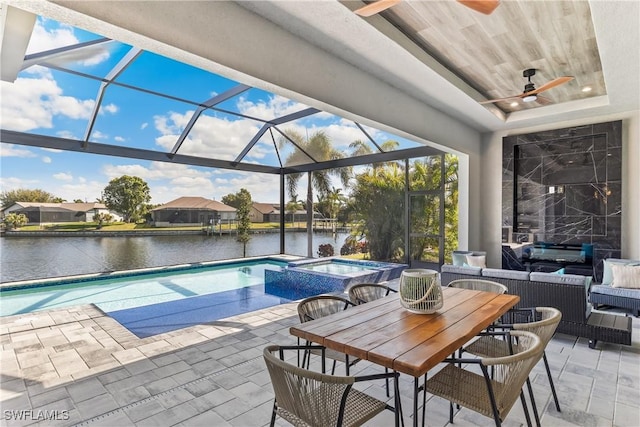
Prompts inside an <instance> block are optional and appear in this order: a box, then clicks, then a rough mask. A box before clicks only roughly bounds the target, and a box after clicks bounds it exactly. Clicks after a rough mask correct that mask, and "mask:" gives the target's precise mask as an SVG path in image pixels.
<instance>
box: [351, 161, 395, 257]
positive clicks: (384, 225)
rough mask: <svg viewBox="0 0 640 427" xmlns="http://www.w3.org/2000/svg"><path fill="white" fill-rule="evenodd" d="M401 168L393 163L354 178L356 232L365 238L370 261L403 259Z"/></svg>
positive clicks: (352, 201)
mask: <svg viewBox="0 0 640 427" xmlns="http://www.w3.org/2000/svg"><path fill="white" fill-rule="evenodd" d="M404 182H405V176H404V168H401V167H400V166H399V165H398V164H396V163H392V164H389V165H386V166H384V167H380V168H376V169H369V170H366V171H365V172H363V173H361V174H359V175H358V176H357V177H356V184H355V187H354V188H353V191H352V193H351V196H352V198H351V208H352V209H353V212H354V213H355V215H356V217H357V218H358V225H357V228H356V232H357V233H358V234H360V236H365V237H366V240H367V242H368V245H369V251H370V255H371V259H375V260H380V261H383V260H388V261H402V257H403V256H404V188H405V183H404Z"/></svg>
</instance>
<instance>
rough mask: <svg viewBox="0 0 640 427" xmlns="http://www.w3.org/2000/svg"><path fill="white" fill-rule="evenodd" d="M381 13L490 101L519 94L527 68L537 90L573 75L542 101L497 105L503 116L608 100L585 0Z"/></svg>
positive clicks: (408, 6) (402, 7)
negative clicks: (486, 9)
mask: <svg viewBox="0 0 640 427" xmlns="http://www.w3.org/2000/svg"><path fill="white" fill-rule="evenodd" d="M380 15H381V16H382V17H383V18H384V19H386V20H387V21H389V22H390V23H391V24H393V25H394V26H395V27H396V28H398V29H399V30H400V31H401V32H402V33H404V34H405V35H406V36H407V37H409V38H410V39H411V40H412V41H414V42H415V43H416V44H417V45H418V46H420V47H421V48H422V49H424V51H425V52H427V53H428V54H429V55H430V56H432V57H434V58H435V59H437V60H438V61H439V62H440V63H441V64H442V65H444V66H445V67H446V68H448V69H449V70H450V71H452V72H453V73H454V74H456V75H457V76H458V77H460V78H461V79H462V80H464V81H465V82H466V83H467V84H469V85H470V86H471V87H473V88H474V89H475V90H477V91H478V92H480V93H481V94H483V95H484V96H485V97H486V98H487V99H496V98H504V97H508V96H514V95H519V94H521V93H522V92H523V90H524V85H525V83H527V79H526V78H525V77H523V71H524V70H525V69H528V68H534V69H536V74H535V76H533V77H532V78H531V81H532V82H533V83H534V84H535V87H536V88H539V87H541V86H542V85H543V84H545V83H547V82H549V81H551V80H553V79H555V78H557V77H560V76H573V77H574V79H573V80H572V81H570V82H568V83H565V84H563V85H560V86H557V87H555V88H553V89H550V90H548V91H545V92H543V93H542V95H543V96H542V97H539V99H538V100H537V101H534V102H522V100H521V99H519V98H515V99H508V100H505V101H502V102H498V103H496V106H497V107H498V108H500V109H501V110H502V111H504V112H505V113H511V112H514V111H520V110H523V109H531V108H537V107H541V106H545V105H549V104H558V103H563V102H568V101H575V100H581V99H586V98H590V97H598V96H602V95H606V87H605V82H604V78H603V73H602V65H601V62H600V54H599V52H598V45H597V43H596V36H595V32H594V28H593V23H592V19H591V10H590V7H589V3H588V2H587V1H572V2H566V1H565V2H559V1H530V0H525V1H521V0H517V1H503V2H501V4H500V6H499V7H498V8H497V9H496V10H495V11H494V12H493V13H492V14H490V15H483V14H481V13H478V12H476V11H474V10H471V9H468V8H466V7H463V6H462V5H461V4H460V3H457V2H454V1H402V2H400V3H399V4H397V5H395V6H393V7H392V8H390V9H387V10H386V11H384V12H382V13H381V14H380ZM586 86H588V87H590V88H591V90H590V91H588V92H583V91H582V89H583V88H584V87H586ZM514 102H515V104H513V103H514Z"/></svg>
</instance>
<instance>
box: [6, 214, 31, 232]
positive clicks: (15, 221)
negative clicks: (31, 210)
mask: <svg viewBox="0 0 640 427" xmlns="http://www.w3.org/2000/svg"><path fill="white" fill-rule="evenodd" d="M2 222H3V223H4V224H5V225H6V226H7V228H8V229H14V230H15V229H18V228H20V227H22V226H23V225H25V224H27V223H28V222H29V219H28V218H27V216H26V215H25V214H17V213H15V212H10V213H8V214H7V215H6V216H5V217H4V218H3V219H2Z"/></svg>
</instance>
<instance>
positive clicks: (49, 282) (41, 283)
mask: <svg viewBox="0 0 640 427" xmlns="http://www.w3.org/2000/svg"><path fill="white" fill-rule="evenodd" d="M300 259H304V258H303V257H300V256H296V255H286V254H276V255H266V256H265V255H261V256H255V257H246V258H232V259H225V260H215V261H200V262H194V263H188V264H175V265H166V266H160V267H146V268H138V269H132V270H117V271H102V272H97V273H86V274H77V275H72V276H59V277H50V278H46V279H32V280H19V281H13V282H4V283H0V292H3V291H15V290H20V289H30V288H37V287H46V286H56V285H67V284H73V283H78V282H91V281H97V280H104V279H114V278H123V277H136V276H144V275H150V274H157V273H162V272H168V271H183V270H189V269H198V268H206V267H212V266H216V265H224V264H230V263H240V262H243V263H244V262H246V263H251V262H255V261H263V260H264V261H269V260H271V261H279V262H285V263H290V262H292V261H296V260H300Z"/></svg>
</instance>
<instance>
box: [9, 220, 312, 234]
mask: <svg viewBox="0 0 640 427" xmlns="http://www.w3.org/2000/svg"><path fill="white" fill-rule="evenodd" d="M306 226H307V224H306V222H296V223H294V224H292V223H290V222H289V223H286V224H285V228H294V227H295V228H305V227H306ZM279 227H280V223H277V222H268V223H259V222H257V223H252V224H251V229H253V230H264V229H278V228H279ZM202 228H203V226H201V225H195V226H184V227H180V226H175V227H155V226H153V225H147V224H133V223H126V222H116V223H112V224H103V225H102V228H100V229H98V224H97V223H95V222H67V223H61V224H51V225H44V226H40V225H25V226H23V227H20V229H19V230H18V231H68V232H78V231H137V230H144V231H154V230H162V231H166V230H173V231H181V230H190V231H196V230H202ZM236 228H237V227H236V224H224V223H223V224H222V230H235V229H236ZM219 229H220V228H219V227H218V226H216V227H215V230H216V231H218V230H219Z"/></svg>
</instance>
